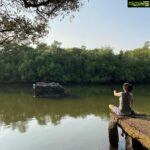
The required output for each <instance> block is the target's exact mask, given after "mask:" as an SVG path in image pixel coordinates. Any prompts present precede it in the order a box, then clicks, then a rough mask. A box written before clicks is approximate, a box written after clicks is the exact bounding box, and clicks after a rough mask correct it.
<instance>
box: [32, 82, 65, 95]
mask: <svg viewBox="0 0 150 150" xmlns="http://www.w3.org/2000/svg"><path fill="white" fill-rule="evenodd" d="M33 89H34V97H47V98H48V97H63V96H65V95H66V94H65V89H64V88H63V87H62V85H60V84H59V83H56V82H51V83H45V82H37V83H36V84H33Z"/></svg>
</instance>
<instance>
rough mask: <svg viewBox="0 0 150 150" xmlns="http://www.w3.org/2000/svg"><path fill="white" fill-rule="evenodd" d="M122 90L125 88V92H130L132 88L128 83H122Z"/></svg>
mask: <svg viewBox="0 0 150 150" xmlns="http://www.w3.org/2000/svg"><path fill="white" fill-rule="evenodd" d="M123 90H125V91H126V92H131V91H132V90H133V86H132V84H130V83H124V84H123Z"/></svg>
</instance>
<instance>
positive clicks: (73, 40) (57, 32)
mask: <svg viewBox="0 0 150 150" xmlns="http://www.w3.org/2000/svg"><path fill="white" fill-rule="evenodd" d="M73 14H74V15H75V18H74V19H73V20H72V21H70V17H69V16H68V17H65V19H63V20H62V21H60V18H59V17H57V18H55V19H54V20H52V21H50V27H51V29H50V34H49V36H48V37H47V38H45V40H44V41H46V42H47V43H48V44H51V43H52V42H53V41H54V40H57V41H59V42H61V43H62V47H66V48H69V47H81V46H82V45H85V46H86V47H87V48H99V47H105V46H110V47H112V48H113V49H114V51H115V52H119V51H120V50H121V49H122V50H130V49H134V48H137V47H142V46H143V44H144V42H145V41H150V8H128V7H127V0H90V1H89V3H88V2H87V3H86V4H85V5H84V6H83V7H82V8H80V11H79V12H76V13H73Z"/></svg>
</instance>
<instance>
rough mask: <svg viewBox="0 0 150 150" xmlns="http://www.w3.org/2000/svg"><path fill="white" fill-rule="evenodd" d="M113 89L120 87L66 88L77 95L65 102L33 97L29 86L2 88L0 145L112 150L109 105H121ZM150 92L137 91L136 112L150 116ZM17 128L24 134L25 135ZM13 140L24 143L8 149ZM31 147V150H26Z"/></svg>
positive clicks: (65, 99)
mask: <svg viewBox="0 0 150 150" xmlns="http://www.w3.org/2000/svg"><path fill="white" fill-rule="evenodd" d="M113 89H119V88H118V87H114V86H88V87H87V86H82V87H81V86H75V87H67V90H68V92H70V93H71V94H73V95H77V96H76V97H72V98H71V97H70V98H62V99H42V98H38V99H35V98H33V97H32V94H33V93H32V88H31V87H30V86H23V87H22V86H17V85H14V86H8V85H7V86H1V87H0V129H1V130H0V133H1V134H0V137H2V139H1V140H0V145H1V147H2V148H1V147H0V149H3V150H9V149H11V150H16V149H23V150H25V149H32V150H34V149H36V150H38V149H44V150H47V149H49V147H51V149H53V150H59V149H61V150H62V145H63V146H64V144H66V145H65V146H66V147H64V150H70V149H71V150H74V149H75V150H76V149H82V150H84V149H85V150H90V149H92V150H103V149H104V150H106V149H109V143H108V133H107V132H108V131H107V127H108V120H109V110H108V104H109V103H114V104H116V105H117V104H118V100H117V98H114V97H113V96H112V91H113ZM149 89H150V87H149V86H147V87H145V88H144V91H143V90H141V87H137V88H136V89H135V91H134V92H135V93H134V98H135V102H134V108H135V110H137V111H141V112H145V113H150V110H149V109H147V107H149V96H150V95H149V93H148V91H149ZM144 92H145V93H146V94H145V93H144ZM141 99H142V101H141ZM141 106H142V107H141ZM15 129H18V130H19V132H21V133H23V134H21V135H22V136H21V135H20V134H19V133H18V132H17V131H18V130H15ZM45 130H46V131H45ZM2 131H3V132H2ZM43 132H44V133H43ZM2 133H3V134H2ZM33 136H37V137H38V138H39V139H38V140H39V141H37V142H35V141H34V142H33V143H30V140H31V141H33V140H32V139H33V138H34V137H33ZM12 137H15V138H14V140H17V141H18V140H22V141H20V143H21V144H20V145H18V147H17V145H15V146H14V148H13V149H12V148H11V146H12V145H11V143H12V144H13V142H14V143H15V141H13V142H10V144H9V146H8V145H7V144H6V145H7V146H8V147H5V146H6V145H5V144H4V143H7V142H8V141H9V140H10V141H11V140H12ZM6 141H7V142H6ZM60 141H61V142H60ZM121 142H122V141H121ZM37 143H38V144H37ZM42 143H44V144H42ZM58 143H60V144H58ZM30 144H31V145H32V147H27V145H30ZM46 145H47V146H46ZM58 145H59V146H58ZM121 145H122V144H121ZM121 145H120V147H121ZM19 146H20V147H19ZM42 146H43V147H44V146H45V147H44V148H43V147H42ZM22 147H23V148H22Z"/></svg>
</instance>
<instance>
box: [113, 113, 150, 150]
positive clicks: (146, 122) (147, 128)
mask: <svg viewBox="0 0 150 150" xmlns="http://www.w3.org/2000/svg"><path fill="white" fill-rule="evenodd" d="M113 115H114V117H115V118H116V120H117V124H118V125H119V126H120V127H121V128H122V129H123V130H124V131H125V132H126V133H127V134H128V135H129V136H131V137H132V138H133V139H136V140H137V141H139V142H140V143H141V144H142V145H143V146H145V147H146V148H147V149H150V117H149V116H147V115H139V114H137V115H134V116H131V117H127V116H118V115H116V114H113Z"/></svg>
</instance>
